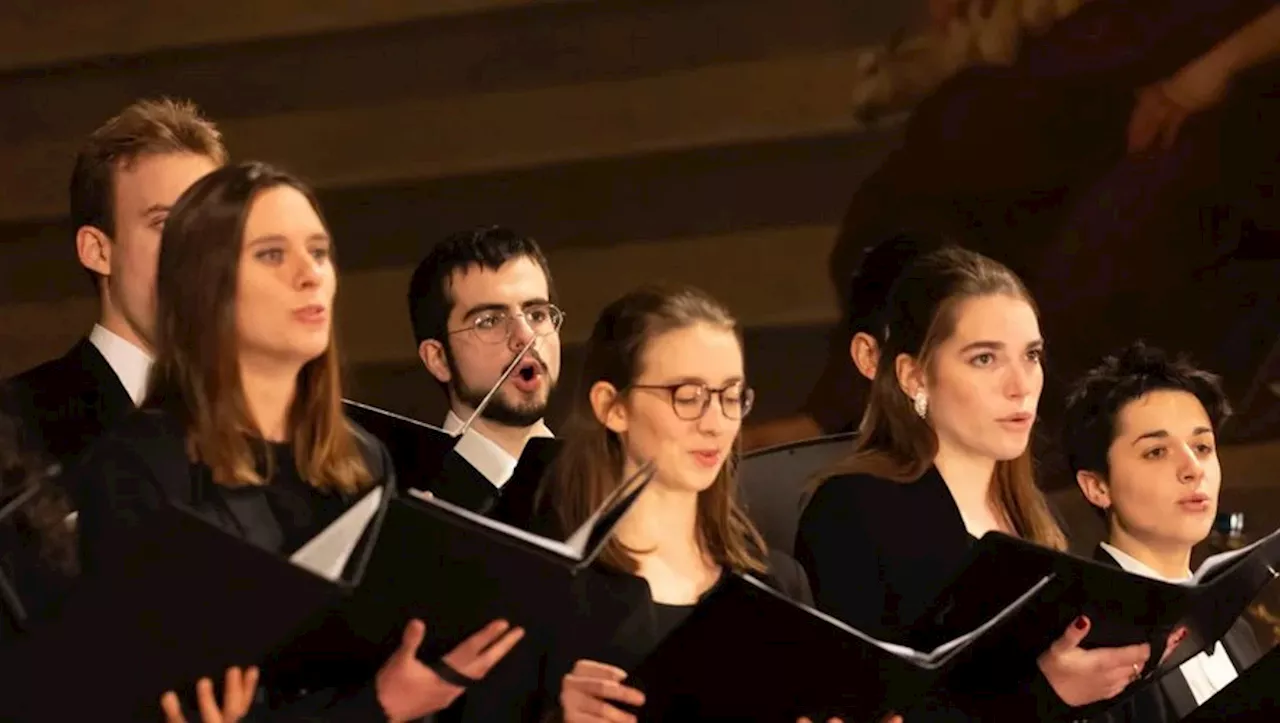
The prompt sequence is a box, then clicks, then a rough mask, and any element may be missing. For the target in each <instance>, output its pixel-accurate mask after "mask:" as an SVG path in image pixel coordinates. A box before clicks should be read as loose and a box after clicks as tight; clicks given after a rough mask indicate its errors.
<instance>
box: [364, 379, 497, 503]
mask: <svg viewBox="0 0 1280 723" xmlns="http://www.w3.org/2000/svg"><path fill="white" fill-rule="evenodd" d="M342 406H343V412H345V413H346V415H347V417H348V418H350V419H351V420H352V421H354V422H356V423H357V424H359V425H360V426H361V427H364V428H365V429H366V430H368V432H369V433H370V434H372V435H373V436H375V437H377V438H378V439H380V440H382V443H383V444H385V445H386V446H387V451H388V452H390V453H391V462H392V464H393V465H394V466H395V469H396V482H397V483H398V484H399V486H400V490H401V491H402V492H407V491H408V490H410V489H420V490H430V489H431V488H432V487H433V486H436V483H437V482H438V481H439V478H440V477H441V470H444V469H445V465H446V461H448V460H449V459H450V458H457V459H456V461H455V462H454V464H456V463H457V462H461V463H462V464H463V465H466V467H467V468H470V465H467V463H466V460H463V459H461V458H459V457H458V455H457V454H456V453H454V450H453V448H454V447H455V446H456V445H457V443H458V438H457V437H455V436H453V435H452V434H449V433H448V432H446V431H444V430H443V429H441V428H440V427H436V426H433V425H430V424H427V423H426V422H421V421H418V420H416V419H412V418H410V417H406V416H403V415H400V414H396V413H395V412H389V411H387V410H385V409H380V408H378V407H375V406H372V405H369V404H364V403H362V402H357V401H355V400H352V399H344V400H342ZM458 471H461V472H463V473H464V474H466V473H467V469H465V468H460V469H452V468H451V469H450V472H451V473H452V474H453V475H454V476H456V475H457V473H458ZM466 476H467V479H465V480H458V482H459V483H470V482H473V481H474V482H483V483H484V484H485V485H488V486H489V487H492V485H490V484H489V481H488V480H486V479H484V476H483V475H481V474H480V472H479V471H478V470H476V469H474V468H470V474H468V475H466ZM471 477H477V478H478V480H472V479H471ZM478 489H479V490H480V491H483V490H484V488H483V487H480V488H478ZM432 491H433V492H435V491H437V490H432ZM473 494H474V493H473ZM441 496H443V497H445V498H446V499H449V497H450V495H441ZM471 496H472V495H468V496H467V500H452V501H454V502H455V503H457V504H463V505H465V506H468V507H470V508H474V505H473V504H468V500H469V499H470V498H471Z"/></svg>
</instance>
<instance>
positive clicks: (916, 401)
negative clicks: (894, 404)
mask: <svg viewBox="0 0 1280 723" xmlns="http://www.w3.org/2000/svg"><path fill="white" fill-rule="evenodd" d="M911 406H913V407H915V410H916V414H918V415H920V418H921V419H924V417H925V415H926V414H928V413H929V397H928V396H927V395H926V394H925V393H924V390H923V389H921V390H920V391H918V392H916V395H915V397H913V398H912V400H911Z"/></svg>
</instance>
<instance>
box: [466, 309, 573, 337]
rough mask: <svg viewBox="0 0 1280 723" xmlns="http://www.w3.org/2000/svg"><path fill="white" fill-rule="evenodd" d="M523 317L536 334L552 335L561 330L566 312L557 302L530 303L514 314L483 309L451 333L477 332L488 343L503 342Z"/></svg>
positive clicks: (477, 335)
mask: <svg viewBox="0 0 1280 723" xmlns="http://www.w3.org/2000/svg"><path fill="white" fill-rule="evenodd" d="M518 319H523V320H524V322H525V323H526V324H528V326H529V330H530V331H532V332H533V334H534V336H550V335H552V334H554V333H556V332H557V331H559V330H560V325H561V324H563V323H564V312H563V311H561V310H560V309H559V307H557V306H556V305H555V304H530V305H529V306H526V307H524V309H523V310H521V311H520V312H518V313H515V314H512V313H511V312H509V311H507V310H505V309H492V310H490V311H483V312H481V313H480V314H479V315H477V316H476V317H475V318H473V319H472V320H471V322H470V323H469V324H467V326H465V327H463V328H461V329H450V330H449V333H450V334H461V333H463V332H467V331H471V332H475V335H476V337H477V338H478V339H480V341H483V342H485V343H487V344H501V343H502V342H504V341H506V340H507V339H510V338H511V332H512V330H513V329H514V328H515V322H516V320H518Z"/></svg>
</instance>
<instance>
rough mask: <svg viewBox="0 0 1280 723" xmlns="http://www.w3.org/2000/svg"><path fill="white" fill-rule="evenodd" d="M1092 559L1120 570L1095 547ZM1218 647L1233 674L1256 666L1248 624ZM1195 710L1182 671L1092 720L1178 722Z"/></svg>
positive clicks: (1240, 622)
mask: <svg viewBox="0 0 1280 723" xmlns="http://www.w3.org/2000/svg"><path fill="white" fill-rule="evenodd" d="M1093 559H1095V560H1097V561H1099V562H1104V563H1106V564H1108V565H1116V566H1120V563H1119V562H1118V561H1117V560H1116V559H1115V558H1114V557H1112V556H1111V553H1109V552H1107V551H1106V550H1104V549H1103V548H1102V546H1101V545H1099V546H1098V547H1096V548H1095V549H1094V552H1093ZM1221 642H1222V647H1224V648H1226V650H1227V656H1228V657H1230V658H1231V662H1232V664H1234V665H1235V667H1236V670H1237V671H1240V672H1243V671H1244V670H1245V668H1248V667H1249V666H1251V665H1253V664H1254V663H1256V662H1258V659H1259V658H1260V657H1262V650H1261V649H1260V648H1259V646H1258V641H1257V639H1256V638H1255V637H1254V635H1253V630H1252V629H1250V628H1249V623H1248V622H1246V621H1245V620H1244V619H1238V620H1236V621H1235V623H1234V624H1232V626H1231V629H1230V630H1228V631H1227V634H1226V636H1225V637H1223V639H1222V641H1221ZM1196 707H1197V704H1196V699H1195V696H1193V695H1192V694H1191V688H1190V686H1188V685H1187V679H1186V678H1185V677H1183V675H1182V671H1180V670H1175V671H1172V672H1169V673H1166V674H1165V675H1164V676H1162V677H1161V678H1160V679H1159V680H1157V681H1155V682H1154V683H1151V684H1150V685H1147V686H1146V687H1145V688H1143V689H1142V690H1140V691H1138V692H1137V693H1135V694H1134V695H1133V696H1132V697H1130V698H1129V699H1128V700H1126V701H1124V702H1123V703H1120V704H1119V705H1116V706H1115V707H1113V708H1110V709H1108V710H1106V711H1105V712H1104V713H1102V714H1101V715H1099V716H1097V717H1096V718H1094V719H1093V720H1094V721H1095V722H1096V723H1130V722H1133V723H1148V721H1150V723H1162V722H1163V721H1177V720H1181V719H1183V718H1185V717H1187V716H1188V715H1190V714H1191V712H1192V711H1193V710H1195V709H1196Z"/></svg>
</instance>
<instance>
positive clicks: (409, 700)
mask: <svg viewBox="0 0 1280 723" xmlns="http://www.w3.org/2000/svg"><path fill="white" fill-rule="evenodd" d="M426 632H427V628H426V625H424V624H423V623H422V621H421V620H411V621H409V624H408V625H407V626H405V629H404V636H403V637H402V638H401V641H400V647H399V648H397V649H396V651H395V652H394V653H392V654H391V657H390V658H389V659H388V660H387V662H386V664H385V665H383V667H382V669H381V670H380V671H378V675H377V678H376V682H375V686H376V688H377V693H378V701H379V703H380V704H381V705H382V708H383V710H384V711H385V712H386V714H387V717H388V718H389V719H391V720H393V721H400V720H417V719H419V718H422V717H423V716H426V715H429V714H431V713H435V712H437V711H442V710H444V709H445V708H448V707H449V706H450V705H452V704H453V701H455V700H457V698H458V696H460V695H462V693H463V692H464V691H465V690H466V688H467V686H468V685H471V684H473V683H476V682H479V681H480V680H482V679H484V677H485V676H486V675H488V674H489V671H490V670H491V669H493V666H495V665H497V664H498V661H500V660H502V658H504V657H505V656H506V654H507V653H509V652H511V649H512V648H514V647H515V645H516V643H518V642H520V639H521V638H523V637H524V630H523V629H521V628H512V627H511V626H510V625H509V624H508V623H507V622H506V621H503V620H495V621H493V622H492V623H489V624H488V625H487V626H485V627H484V629H483V630H481V631H480V632H478V633H476V634H474V635H472V636H471V637H470V638H468V639H466V640H464V641H462V643H461V644H460V645H459V646H458V647H456V648H454V649H453V650H452V651H451V652H450V653H449V654H448V655H445V656H444V658H443V659H442V660H440V661H439V662H438V663H436V664H435V665H424V664H423V663H422V662H421V661H419V660H418V650H419V648H420V647H421V646H422V641H423V640H424V639H425V638H426Z"/></svg>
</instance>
